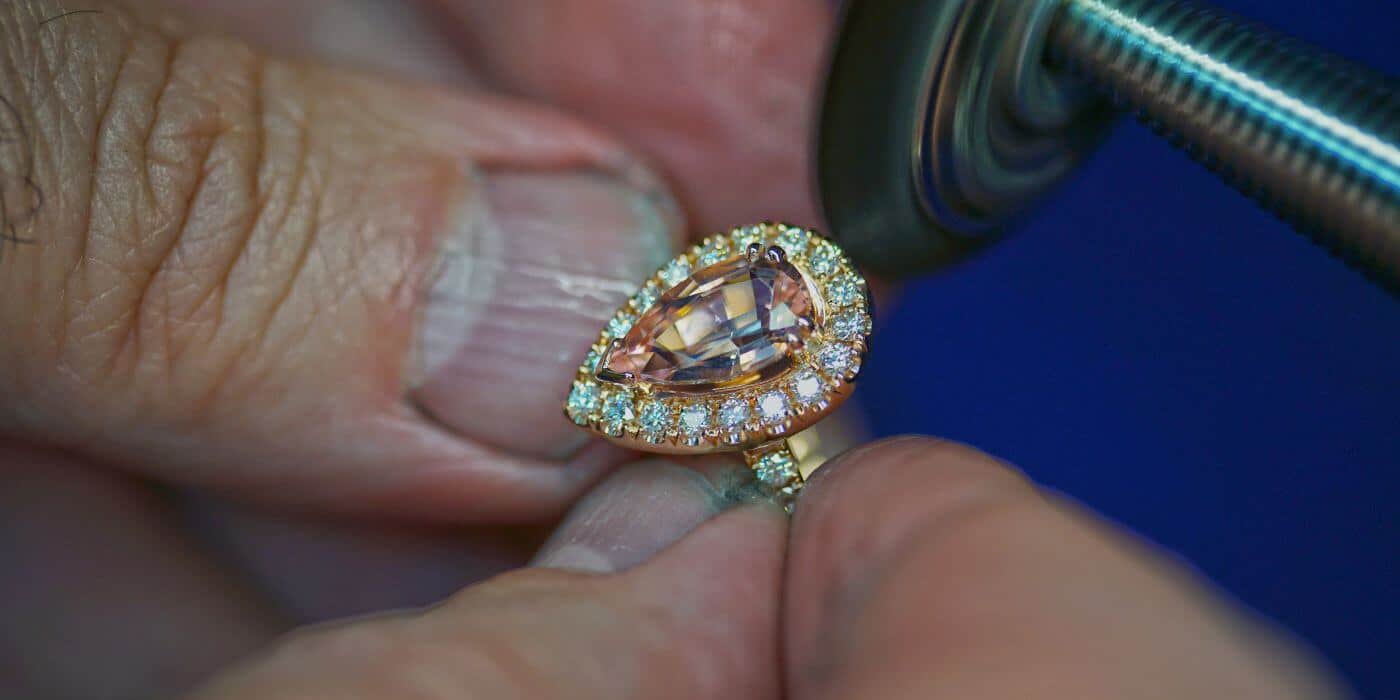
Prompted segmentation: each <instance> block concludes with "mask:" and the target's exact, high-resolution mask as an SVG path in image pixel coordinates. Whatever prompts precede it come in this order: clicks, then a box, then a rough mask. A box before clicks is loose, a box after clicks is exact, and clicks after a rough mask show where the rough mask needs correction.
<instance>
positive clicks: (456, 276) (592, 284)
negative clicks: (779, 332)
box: [411, 171, 680, 458]
mask: <svg viewBox="0 0 1400 700" xmlns="http://www.w3.org/2000/svg"><path fill="white" fill-rule="evenodd" d="M637 182H644V180H643V179H639V178H635V177H631V178H628V179H626V180H624V179H623V178H622V176H617V177H613V176H610V175H608V174H605V173H602V172H595V171H582V172H563V173H551V172H515V171H508V172H489V173H482V174H480V175H478V176H476V177H474V178H473V182H472V185H473V186H471V187H469V188H468V190H469V191H468V192H467V193H466V194H465V195H464V202H463V204H462V206H460V207H459V209H460V212H459V213H458V215H456V216H454V217H453V220H452V221H451V222H450V230H449V231H448V232H447V235H446V236H445V238H444V240H443V243H442V249H441V253H440V258H439V264H438V266H437V268H436V270H435V272H434V274H433V276H432V278H431V282H430V286H429V289H428V292H427V294H426V299H425V301H424V306H423V310H422V315H421V318H420V323H419V332H418V337H417V342H418V347H417V353H416V356H417V368H418V371H417V372H416V373H415V377H414V379H415V381H414V382H413V386H412V387H411V390H412V394H413V398H414V400H415V401H416V402H417V403H418V405H419V406H420V407H422V409H423V410H424V411H425V412H427V413H428V414H430V415H431V416H432V417H434V418H435V419H436V420H438V421H439V422H441V423H442V424H443V425H445V426H446V427H447V428H449V429H451V430H453V431H455V432H457V433H459V434H461V435H463V436H465V437H468V438H472V439H475V440H477V441H479V442H483V443H486V444H489V445H493V446H496V447H499V448H503V449H508V450H511V451H514V452H519V453H523V454H531V455H536V456H541V457H556V458H557V457H563V456H566V455H568V454H571V453H572V452H573V451H575V450H576V449H577V448H578V447H579V446H580V445H582V443H583V441H584V440H585V439H586V436H585V434H584V433H583V431H579V430H577V429H576V428H574V427H573V426H572V425H570V424H569V423H568V421H566V420H563V419H562V418H561V417H560V416H561V413H560V408H559V403H560V401H561V398H560V397H562V396H563V395H564V394H565V393H566V390H567V387H568V385H569V381H570V380H571V379H572V378H573V374H574V371H575V370H576V369H577V367H578V365H579V363H581V362H582V361H583V357H584V355H585V354H587V352H588V348H589V346H590V345H592V343H593V342H594V341H595V340H596V339H597V336H598V332H599V331H600V330H601V329H602V327H603V324H604V323H605V322H606V321H607V319H609V318H611V317H612V315H613V313H614V312H616V310H617V307H618V306H620V305H621V304H622V303H623V302H624V301H626V299H627V298H628V297H629V296H630V295H631V294H633V293H634V292H635V291H636V290H637V288H638V286H639V284H640V282H641V281H642V280H645V279H646V278H647V277H648V276H650V275H651V274H652V273H653V272H655V271H656V269H657V268H658V267H660V266H661V265H662V264H663V263H664V262H665V261H666V260H667V259H669V257H670V256H671V255H672V251H673V250H674V249H675V246H676V245H677V244H678V243H679V239H680V222H679V216H678V214H677V213H676V212H677V209H676V207H675V205H674V204H673V203H672V201H671V199H670V198H669V196H668V195H667V194H665V193H664V192H663V191H660V190H657V189H654V188H652V187H649V186H645V185H636V184H632V183H637Z"/></svg>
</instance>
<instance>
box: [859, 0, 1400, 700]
mask: <svg viewBox="0 0 1400 700" xmlns="http://www.w3.org/2000/svg"><path fill="white" fill-rule="evenodd" d="M1218 4H1219V5H1221V6H1223V7H1226V8H1229V9H1231V10H1234V11H1236V12H1238V13H1240V14H1243V15H1245V16H1247V17H1250V18H1254V19H1257V20H1259V21H1261V22H1263V23H1264V24H1267V25H1271V26H1273V27H1275V28H1277V29H1279V30H1281V31H1283V32H1285V33H1288V34H1292V35H1294V36H1297V37H1300V38H1303V39H1305V40H1308V41H1310V42H1312V43H1314V44H1317V45H1320V46H1323V47H1326V48H1328V49H1329V50H1332V51H1334V52H1337V53H1340V54H1342V55H1344V56H1347V57H1349V58H1352V59H1354V60H1358V61H1361V62H1363V63H1367V64H1370V65H1372V66H1374V67H1377V68H1380V69H1381V70H1383V71H1385V72H1387V73H1389V74H1391V75H1396V74H1397V73H1400V3H1396V2H1394V1H1393V0H1364V1H1363V0H1351V1H1337V0H1333V1H1331V2H1326V3H1322V2H1316V0H1311V1H1307V0H1223V1H1221V2H1218ZM879 321H880V322H881V323H880V327H879V328H878V329H877V335H876V337H875V343H874V348H873V350H872V357H871V360H870V362H869V364H868V365H867V369H866V373H865V375H864V377H863V379H862V382H863V388H862V391H861V395H862V398H863V403H864V404H865V405H866V407H867V409H868V412H869V414H870V415H871V417H872V423H873V425H874V426H875V427H876V428H877V429H878V431H879V432H880V433H881V434H895V433H904V432H924V433H936V434H939V435H942V436H946V437H949V438H952V439H955V440H960V441H963V442H968V443H971V444H973V445H976V446H978V447H980V448H982V449H984V450H986V451H989V452H992V453H994V454H997V455H999V456H1001V457H1003V458H1005V459H1007V460H1010V461H1012V462H1015V463H1016V464H1017V465H1019V466H1020V467H1021V468H1023V469H1024V470H1026V471H1027V472H1029V473H1030V475H1031V476H1032V477H1034V478H1035V479H1037V480H1038V481H1040V482H1041V483H1043V484H1046V485H1048V486H1050V487H1053V488H1055V489H1059V490H1061V491H1063V492H1065V493H1067V494H1069V495H1071V496H1073V497H1074V498H1076V499H1079V500H1081V501H1083V502H1084V503H1086V504H1088V505H1089V506H1091V507H1093V508H1094V509H1096V510H1098V511H1099V512H1101V513H1103V514H1105V515H1106V516H1107V517H1109V518H1112V519H1114V520H1117V521H1119V522H1121V523H1123V524H1125V525H1127V526H1129V527H1131V528H1133V529H1134V530H1136V531H1137V532H1139V533H1141V534H1143V535H1144V536H1145V537H1147V538H1149V539H1151V540H1153V541H1155V542H1157V543H1159V544H1160V545H1162V546H1164V547H1166V548H1168V549H1170V550H1173V551H1175V552H1177V553H1179V554H1181V555H1182V556H1184V557H1185V558H1187V559H1189V560H1190V561H1191V562H1193V563H1194V564H1195V565H1196V566H1197V567H1198V568H1199V569H1200V570H1201V571H1202V572H1203V573H1204V574H1205V575H1207V576H1209V577H1210V578H1211V579H1213V580H1214V581H1215V582H1216V583H1217V584H1218V585H1220V586H1221V587H1223V588H1224V589H1226V590H1227V591H1228V592H1229V593H1231V594H1233V595H1234V596H1236V597H1237V598H1238V599H1240V600H1241V601H1242V602H1243V603H1245V604H1246V605H1249V606H1251V607H1253V608H1255V609H1256V610H1258V611H1260V612H1261V613H1263V614H1264V615H1266V616H1268V617H1270V618H1272V619H1274V620H1277V621H1279V622H1281V623H1282V624H1283V625H1285V626H1286V627H1288V628H1290V629H1292V630H1293V631H1295V632H1296V633H1297V634H1299V635H1300V636H1302V637H1304V638H1306V639H1308V640H1309V641H1310V642H1311V643H1312V644H1313V645H1314V646H1316V647H1317V648H1318V649H1320V650H1321V651H1322V652H1323V653H1324V654H1325V655H1326V656H1327V657H1329V658H1330V659H1331V660H1332V662H1333V663H1334V664H1336V665H1337V666H1338V667H1339V668H1340V669H1341V671H1342V673H1343V674H1344V675H1345V676H1346V677H1347V678H1348V679H1349V680H1350V681H1351V682H1352V683H1353V684H1354V685H1355V687H1356V688H1357V690H1358V691H1360V693H1361V694H1362V695H1363V696H1364V697H1370V698H1400V518H1397V510H1396V507H1395V505H1394V504H1395V502H1396V500H1397V499H1400V301H1397V300H1396V299H1395V298H1392V297H1390V296H1388V295H1387V294H1386V293H1384V292H1382V291H1381V290H1380V289H1379V288H1377V287H1375V286H1373V285H1371V284H1370V283H1368V282H1366V281H1365V280H1364V279H1363V278H1362V277H1361V276H1360V275H1359V274H1357V273H1355V272H1353V271H1351V270H1350V269H1348V268H1346V267H1345V266H1344V265H1342V264H1341V263H1339V262H1338V261H1336V260H1334V259H1332V258H1331V257H1330V256H1328V255H1326V254H1325V253H1323V252H1322V251H1321V249H1319V248H1316V247H1314V246H1313V245H1312V244H1311V243H1310V242H1308V241H1307V240H1306V239H1304V238H1303V237H1301V236H1299V235H1298V234H1296V233H1294V232H1293V231H1292V230H1291V229H1289V228H1288V227H1286V226H1285V225H1283V224H1281V223H1279V222H1278V221H1276V220H1275V219H1273V218H1272V216H1271V215H1269V214H1268V213H1266V212H1264V211H1263V210H1261V209H1259V208H1258V207H1257V206H1256V205H1254V204H1253V203H1252V202H1250V201H1248V200H1246V199H1245V198H1243V197H1241V196H1240V195H1238V194H1237V193H1236V192H1235V191H1234V190H1232V189H1230V188H1228V187H1226V186H1225V185H1223V184H1221V183H1219V182H1217V181H1216V180H1215V179H1214V178H1213V177H1212V176H1210V175H1209V174H1208V173H1207V172H1206V171H1205V170H1204V169H1203V168H1201V167H1200V166H1198V165H1196V164H1195V163H1194V162H1192V161H1190V160H1189V159H1188V158H1186V157H1185V156H1184V155H1182V154H1181V153H1179V152H1176V151H1174V150H1172V149H1171V148H1170V147H1169V146H1167V145H1166V144H1165V143H1163V142H1162V141H1160V140H1159V139H1157V138H1156V137H1154V136H1152V135H1151V134H1150V133H1149V132H1148V131H1147V130H1146V129H1145V128H1143V127H1141V126H1140V125H1138V124H1136V123H1133V122H1125V123H1123V124H1122V125H1121V126H1120V127H1119V128H1118V130H1117V131H1116V132H1115V133H1114V135H1113V137H1112V138H1111V139H1110V140H1109V141H1108V143H1107V144H1106V145H1105V147H1104V148H1103V149H1102V150H1101V151H1100V152H1099V153H1098V154H1097V155H1096V156H1095V157H1094V159H1093V160H1092V161H1091V162H1090V163H1088V165H1087V167H1086V168H1084V170H1083V171H1082V172H1081V173H1079V174H1078V175H1077V177H1076V178H1074V179H1073V180H1072V181H1071V182H1069V183H1068V185H1067V186H1066V187H1065V188H1064V189H1063V190H1062V191H1060V192H1059V193H1058V194H1057V196H1055V197H1053V198H1052V199H1051V200H1050V201H1049V202H1048V203H1047V204H1046V205H1045V206H1044V207H1043V208H1042V209H1041V210H1040V211H1038V212H1037V213H1036V214H1035V215H1034V216H1033V217H1032V218H1031V220H1030V221H1028V222H1027V224H1026V225H1025V226H1023V227H1021V229H1020V230H1019V231H1018V232H1017V233H1016V234H1015V235H1014V237H1013V238H1011V239H1009V240H1007V241H1006V242H1004V243H1001V244H1000V245H998V246H995V247H994V248H993V249H992V250H991V251H990V252H989V253H987V254H985V255H983V256H982V257H979V258H977V259H976V260H974V261H972V262H970V263H968V264H965V265H963V266H961V267H958V268H956V269H953V270H950V271H948V272H946V273H944V274H942V275H940V276H938V277H936V278H933V279H927V280H922V281H919V282H916V283H913V284H911V285H909V287H908V288H907V292H906V293H905V295H904V297H903V299H902V301H900V302H899V303H898V304H895V305H894V308H892V309H887V310H886V311H885V313H884V314H883V316H882V318H880V319H879ZM911 348H917V349H918V350H917V352H912V351H911Z"/></svg>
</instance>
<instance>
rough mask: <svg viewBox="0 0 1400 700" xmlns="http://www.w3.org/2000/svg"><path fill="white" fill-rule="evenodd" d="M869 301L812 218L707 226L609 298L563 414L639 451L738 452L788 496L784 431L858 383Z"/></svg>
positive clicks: (793, 479)
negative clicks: (605, 317) (607, 313)
mask: <svg viewBox="0 0 1400 700" xmlns="http://www.w3.org/2000/svg"><path fill="white" fill-rule="evenodd" d="M721 275H723V276H721ZM745 275H747V276H748V277H745ZM726 285H728V286H726ZM793 285H801V286H802V288H800V289H798V288H795V287H794V286H793ZM697 289H698V290H700V291H699V292H697V291H696V290H697ZM731 292H732V293H731ZM745 292H746V293H747V296H746V295H745V294H744V293H745ZM687 293H689V296H687ZM736 300H737V301H736ZM870 308H871V306H870V297H869V289H868V286H867V285H866V282H865V280H864V278H863V277H861V275H860V274H859V273H858V272H857V271H856V269H855V267H854V266H853V265H852V264H851V262H850V260H849V259H848V258H847V257H846V256H845V254H844V253H842V252H841V250H840V249H839V248H838V247H837V246H836V244H834V243H832V242H831V241H829V240H827V239H825V238H823V237H821V236H820V235H818V234H816V233H815V232H813V231H811V230H810V229H804V228H801V227H797V226H791V225H786V224H777V223H763V224H758V225H754V226H744V227H740V228H736V229H733V230H732V231H730V232H729V233H727V234H721V235H716V236H711V237H709V238H706V239H705V240H704V241H701V242H700V243H699V244H697V245H695V246H693V247H692V248H691V249H690V250H688V251H686V252H685V253H683V254H681V255H680V256H677V257H676V258H675V259H674V260H672V261H670V262H669V263H667V264H666V265H665V266H663V267H662V268H661V269H660V270H658V271H657V272H656V274H654V275H652V277H651V278H649V279H647V280H646V281H645V282H643V284H642V285H641V287H640V289H639V290H638V292H637V293H636V294H635V295H634V296H633V297H632V298H631V299H630V300H628V302H627V303H626V304H624V305H623V306H622V307H621V308H619V309H618V311H617V313H616V314H614V316H613V318H612V320H610V321H609V322H608V323H607V324H606V326H605V327H604V329H603V331H602V332H601V333H600V334H599V337H598V340H597V342H595V343H594V345H593V347H592V349H591V350H590V352H589V353H588V357H587V359H585V361H584V363H583V364H582V365H581V366H580V367H579V369H578V373H577V376H576V377H575V381H574V383H573V386H572V387H571V391H570V393H569V396H568V399H567V400H566V402H565V408H564V412H565V415H567V416H568V418H569V419H570V420H571V421H573V422H574V423H575V424H577V425H579V426H581V427H584V428H586V429H588V430H590V431H591V432H593V433H595V434H597V435H599V436H601V437H604V438H606V439H608V440H610V441H612V442H615V443H617V444H619V445H622V446H624V447H628V448H631V449H635V450H640V451H644V452H658V453H667V454H691V455H698V454H710V453H716V452H741V451H742V452H745V458H746V460H747V461H748V462H749V464H750V466H753V467H754V468H755V470H756V472H757V473H759V474H760V475H766V476H767V477H768V478H766V479H761V480H763V481H765V483H767V484H768V485H769V486H770V487H772V488H773V489H774V490H775V491H776V492H778V493H779V494H782V495H783V497H784V498H785V499H790V498H791V496H792V495H794V494H795V493H796V489H798V488H800V487H801V483H802V477H801V475H800V474H799V473H798V472H797V471H796V470H795V468H794V469H793V470H792V473H791V475H790V476H788V477H784V479H778V478H777V477H776V476H775V474H778V473H779V471H781V470H778V469H777V467H775V466H774V465H775V464H779V463H782V462H783V459H784V458H783V457H782V456H781V455H783V454H786V455H787V457H788V458H790V457H791V452H789V451H787V447H786V445H785V439H786V438H787V437H788V436H791V435H793V434H795V433H797V432H799V431H801V430H804V429H806V428H808V427H810V426H811V425H813V424H815V423H816V422H818V421H820V420H821V419H822V418H824V417H826V416H827V415H828V414H830V413H831V412H832V411H833V410H835V409H836V407H837V406H839V405H840V404H841V403H842V402H843V401H845V400H846V398H847V397H848V396H850V394H851V392H852V391H853V390H854V382H855V380H856V377H857V375H858V374H859V372H860V368H861V365H862V363H863V362H864V359H865V354H866V351H867V348H868V346H867V340H868V337H869V334H870V327H871V318H870ZM648 312H651V313H650V314H649V313H648ZM703 314H709V315H708V316H704V317H701V318H698V319H697V318H692V316H701V315H703ZM741 322H742V324H741ZM639 323H640V325H637V324H639ZM666 323H670V324H671V325H670V326H666V325H665V324H666ZM687 324H689V325H687ZM634 325H637V327H636V330H635V332H634ZM725 329H731V330H733V331H734V332H733V333H731V334H730V335H727V336H726V335H725ZM736 329H737V330H736ZM739 331H742V333H740V332H739ZM658 338H660V339H658ZM648 343H650V345H648ZM667 343H669V345H668V344H667ZM678 346H679V347H680V350H679V351H678V352H674V353H673V352H671V351H672V350H675V349H676V348H677V347H678ZM648 353H649V354H648ZM642 360H646V362H643V361H642ZM610 365H612V366H617V367H622V368H624V369H623V371H617V370H614V369H612V368H610ZM663 376H664V377H670V378H675V377H681V379H677V380H675V381H670V380H657V379H656V377H663ZM696 377H698V379H697V378H696ZM649 378H650V379H649ZM773 455H778V456H773ZM765 460H766V461H765ZM760 462H762V465H760ZM794 464H795V462H794ZM782 473H784V474H786V472H785V471H784V472H782Z"/></svg>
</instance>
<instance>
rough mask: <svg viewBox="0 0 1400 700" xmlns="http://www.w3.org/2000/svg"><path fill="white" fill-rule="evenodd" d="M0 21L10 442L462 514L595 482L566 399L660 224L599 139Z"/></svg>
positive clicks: (197, 39) (255, 486)
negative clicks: (580, 455) (566, 414)
mask: <svg viewBox="0 0 1400 700" xmlns="http://www.w3.org/2000/svg"><path fill="white" fill-rule="evenodd" d="M0 29H2V30H3V31H2V32H0V44H3V48H4V49H5V50H4V52H3V56H4V59H3V60H4V61H5V65H4V70H3V71H0V98H3V104H0V120H3V121H4V122H5V123H4V124H0V128H3V129H4V130H5V131H6V133H7V135H13V136H14V138H13V139H8V140H6V142H5V144H4V148H0V188H3V190H4V192H3V194H4V197H3V199H0V203H3V204H4V210H3V213H4V214H5V218H4V221H3V222H0V223H3V225H4V230H5V231H6V236H5V240H4V241H0V243H3V244H4V247H3V249H0V253H3V257H0V437H11V438H18V439H21V440H26V441H29V442H34V443H43V444H51V445H56V446H59V447H62V448H65V449H68V450H73V451H79V452H82V453H85V454H87V455H89V456H93V457H97V458H100V459H102V460H104V461H108V462H116V463H118V464H122V465H124V466H127V467H130V468H136V469H141V470H145V471H147V472H149V473H152V474H155V475H158V476H164V477H167V478H171V479H178V480H182V481H190V482H195V483H200V484H212V485H218V486H222V487H225V488H232V489H237V490H241V491H244V492H249V493H252V494H254V495H258V496H264V497H268V498H275V499H278V500H284V501H294V502H298V503H310V504H315V505H318V506H323V507H334V508H355V509H364V508H375V509H387V510H397V511H407V510H411V511H412V512H414V513H420V514H425V515H429V516H438V517H451V518H459V519H460V518H477V519H482V518H512V519H516V518H525V517H539V516H542V515H544V514H548V513H551V512H554V511H556V510H557V509H559V508H560V507H561V505H562V504H563V503H565V502H567V501H568V500H569V499H570V498H572V497H573V496H574V495H575V494H577V492H578V491H579V490H580V489H582V488H583V487H585V486H586V485H587V484H588V483H589V482H590V481H591V480H592V479H593V478H594V477H595V476H596V474H597V472H598V470H599V469H600V468H601V467H602V466H603V461H604V460H602V459H601V458H596V459H591V460H590V459H576V460H573V464H571V465H569V466H568V467H566V466H565V463H566V461H567V458H568V457H569V456H570V455H572V454H573V452H574V451H575V450H577V449H578V448H579V447H580V445H581V444H582V438H581V433H577V432H576V431H574V430H573V429H572V428H571V427H570V426H568V425H567V423H566V421H564V420H563V419H562V418H560V417H559V414H558V408H557V406H558V400H559V396H560V393H561V392H562V391H563V390H564V388H565V387H567V385H568V380H569V378H570V377H571V376H572V369H573V366H574V365H575V364H576V363H577V361H578V360H579V358H581V357H582V355H583V354H584V353H585V351H586V350H587V347H588V345H589V343H590V342H591V340H592V339H593V337H594V336H595V334H596V332H597V330H598V328H599V327H601V325H602V324H603V322H604V320H605V319H606V318H607V317H608V315H610V314H611V313H612V311H613V310H614V309H615V308H616V307H617V306H618V305H619V304H620V303H621V302H622V301H623V300H625V299H626V297H627V295H628V294H630V293H631V292H632V291H633V286H634V284H635V281H636V280H640V279H643V278H644V277H645V276H646V274H648V273H650V272H651V271H652V270H654V269H655V267H656V266H658V265H659V264H660V263H661V262H662V261H664V259H665V258H666V257H668V255H669V252H670V250H671V248H672V246H673V244H674V241H675V240H676V239H677V238H678V236H679V228H680V225H679V221H678V217H677V215H676V213H675V209H674V207H673V206H672V205H671V204H670V199H669V197H668V195H667V194H666V193H665V192H664V190H663V188H662V187H661V186H660V185H659V183H658V182H657V181H656V180H655V179H654V178H653V177H651V176H650V175H649V174H648V173H647V172H646V171H645V170H644V169H642V168H641V167H639V166H638V165H637V164H636V162H635V161H634V160H633V159H632V158H631V157H630V156H628V154H626V153H625V152H624V151H622V150H621V149H620V148H619V147H618V146H617V145H616V144H615V143H613V142H612V141H611V140H609V139H608V138H606V137H604V136H602V135H600V134H599V133H598V132H596V131H594V130H592V129H590V128H588V127H586V126H583V125H581V124H578V123H576V122H574V121H572V120H570V119H567V118H565V117H563V116H560V115H558V114H556V113H553V112H551V111H548V110H546V109H544V108H541V107H536V106H533V105H529V104H524V103H521V102H517V101H511V100H506V99H502V98H497V97H493V96H490V95H486V94H480V93H474V94H469V95H461V94H453V93H449V92H445V91H443V90H439V89H435V88H432V87H427V86H421V85H407V84H394V83H389V82H384V81H379V80H373V79H369V78H365V77H360V76H357V75H354V74H349V73H344V72H339V71H336V70H332V69H328V68H324V67H320V66H316V65H309V64H305V63H300V62H294V61H287V60H280V59H276V58H272V57H268V56H264V55H261V54H259V53H258V52H256V51H254V50H251V49H249V48H248V47H245V46H243V45H241V44H238V43H236V42H233V41H229V40H225V39H221V38H217V37H211V36H205V35H200V34H197V33H194V32H192V31H191V30H188V29H187V28H185V25H183V24H181V23H180V22H179V21H178V20H176V19H172V18H171V17H169V16H167V15H164V14H161V13H159V12H157V11H154V10H148V9H143V7H142V6H141V5H140V4H139V3H117V2H103V1H99V2H97V3H96V4H95V5H93V6H92V10H91V11H84V12H82V13H65V12H64V10H63V8H62V7H60V4H59V3H58V2H57V1H56V0H23V1H21V2H14V3H6V4H4V6H3V7H0ZM19 202H22V203H24V204H25V206H24V207H20V206H18V204H15V205H13V206H12V203H19Z"/></svg>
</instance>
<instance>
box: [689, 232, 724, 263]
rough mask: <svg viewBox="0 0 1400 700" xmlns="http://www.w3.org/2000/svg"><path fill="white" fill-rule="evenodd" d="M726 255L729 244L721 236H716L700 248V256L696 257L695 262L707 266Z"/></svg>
mask: <svg viewBox="0 0 1400 700" xmlns="http://www.w3.org/2000/svg"><path fill="white" fill-rule="evenodd" d="M728 257H729V244H728V243H727V242H726V241H725V240H724V239H723V238H716V239H714V240H713V241H710V242H709V243H707V244H705V247H704V248H701V249H700V257H699V258H697V259H696V263H697V264H698V265H700V267H709V266H711V265H713V264H715V263H717V262H719V261H721V260H724V259H726V258H728Z"/></svg>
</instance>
